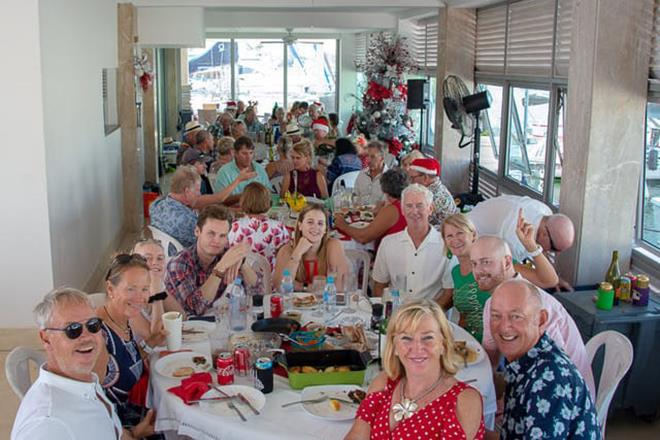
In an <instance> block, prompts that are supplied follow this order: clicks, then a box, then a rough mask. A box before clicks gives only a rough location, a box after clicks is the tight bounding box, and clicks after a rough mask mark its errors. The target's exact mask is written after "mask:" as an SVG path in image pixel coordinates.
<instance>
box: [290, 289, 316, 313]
mask: <svg viewBox="0 0 660 440" xmlns="http://www.w3.org/2000/svg"><path fill="white" fill-rule="evenodd" d="M310 295H311V296H314V294H313V293H311V292H293V298H294V299H293V300H292V301H291V305H292V306H293V308H294V309H301V310H306V309H314V308H316V306H318V305H319V303H318V302H317V301H316V297H315V298H314V299H315V301H314V303H313V304H309V305H301V306H297V305H295V304H296V303H295V298H305V297H308V296H310Z"/></svg>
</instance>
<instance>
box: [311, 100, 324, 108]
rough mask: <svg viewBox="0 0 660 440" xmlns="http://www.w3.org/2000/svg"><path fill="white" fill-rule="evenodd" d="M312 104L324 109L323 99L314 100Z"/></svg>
mask: <svg viewBox="0 0 660 440" xmlns="http://www.w3.org/2000/svg"><path fill="white" fill-rule="evenodd" d="M312 104H314V105H315V106H317V107H318V108H320V109H321V110H323V104H321V101H314V102H313V103H312Z"/></svg>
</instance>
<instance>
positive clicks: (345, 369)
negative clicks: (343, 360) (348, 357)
mask: <svg viewBox="0 0 660 440" xmlns="http://www.w3.org/2000/svg"><path fill="white" fill-rule="evenodd" d="M335 371H336V372H337V373H347V372H349V371H351V367H348V366H346V365H342V366H341V367H337V368H335Z"/></svg>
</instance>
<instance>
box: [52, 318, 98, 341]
mask: <svg viewBox="0 0 660 440" xmlns="http://www.w3.org/2000/svg"><path fill="white" fill-rule="evenodd" d="M102 322H103V321H101V318H91V319H89V320H88V321H87V322H85V323H84V324H83V323H81V322H72V323H71V324H69V325H67V326H66V327H64V328H52V327H46V328H45V329H44V330H50V331H55V332H64V334H65V335H66V337H67V338H69V339H78V338H79V337H80V335H82V332H83V326H85V327H87V331H88V332H90V333H92V334H95V333H98V332H99V330H101V323H102Z"/></svg>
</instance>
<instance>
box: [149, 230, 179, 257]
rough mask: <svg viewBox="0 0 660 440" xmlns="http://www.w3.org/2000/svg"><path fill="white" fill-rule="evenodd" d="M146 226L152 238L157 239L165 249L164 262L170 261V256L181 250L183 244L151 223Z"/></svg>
mask: <svg viewBox="0 0 660 440" xmlns="http://www.w3.org/2000/svg"><path fill="white" fill-rule="evenodd" d="M148 228H149V230H150V231H151V236H152V237H153V238H154V240H159V241H160V243H161V244H162V245H163V249H165V264H167V262H168V261H170V258H172V257H173V256H174V255H176V254H177V253H179V252H181V251H182V250H183V245H182V244H181V243H180V242H179V240H177V239H176V238H174V237H172V236H171V235H169V234H166V233H165V232H163V231H161V230H160V229H158V228H154V227H153V226H151V225H149V226H148Z"/></svg>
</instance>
